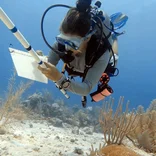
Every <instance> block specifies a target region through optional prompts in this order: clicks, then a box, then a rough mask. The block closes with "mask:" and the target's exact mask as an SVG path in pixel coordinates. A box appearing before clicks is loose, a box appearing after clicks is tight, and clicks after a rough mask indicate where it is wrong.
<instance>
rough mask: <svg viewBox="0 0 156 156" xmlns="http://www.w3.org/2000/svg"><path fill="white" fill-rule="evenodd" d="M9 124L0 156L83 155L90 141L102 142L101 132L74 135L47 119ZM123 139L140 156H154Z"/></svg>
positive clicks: (97, 145)
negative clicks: (50, 123)
mask: <svg viewBox="0 0 156 156" xmlns="http://www.w3.org/2000/svg"><path fill="white" fill-rule="evenodd" d="M9 127H10V128H9V131H8V132H7V133H6V134H1V135H0V156H78V155H81V156H86V155H87V154H86V153H88V154H89V148H91V144H92V145H93V146H94V148H98V147H99V144H100V143H101V144H103V142H104V139H103V134H101V133H93V135H88V134H78V135H77V134H73V133H72V130H71V129H69V128H58V127H54V126H52V125H49V123H48V122H47V121H46V120H45V121H36V120H34V121H32V120H27V121H23V122H20V123H15V124H14V125H13V126H11V125H10V126H9ZM124 142H126V146H128V147H129V148H131V149H133V150H134V151H136V152H137V153H138V154H140V155H141V156H154V155H153V154H148V153H146V152H144V151H143V150H141V149H138V148H136V147H134V146H133V144H132V143H131V142H129V141H124ZM75 149H76V150H75ZM76 151H78V152H80V153H81V152H82V153H83V154H82V153H81V154H77V153H76Z"/></svg>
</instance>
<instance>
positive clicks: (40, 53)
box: [36, 50, 44, 56]
mask: <svg viewBox="0 0 156 156" xmlns="http://www.w3.org/2000/svg"><path fill="white" fill-rule="evenodd" d="M36 53H37V54H38V55H39V56H44V55H43V52H42V50H36Z"/></svg>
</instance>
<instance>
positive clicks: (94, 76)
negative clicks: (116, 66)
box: [58, 51, 110, 96]
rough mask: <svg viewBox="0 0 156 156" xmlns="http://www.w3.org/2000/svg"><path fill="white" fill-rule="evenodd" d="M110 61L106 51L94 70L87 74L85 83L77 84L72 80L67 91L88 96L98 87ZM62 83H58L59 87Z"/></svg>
mask: <svg viewBox="0 0 156 156" xmlns="http://www.w3.org/2000/svg"><path fill="white" fill-rule="evenodd" d="M109 59H110V53H109V51H106V52H105V53H104V54H103V55H102V56H101V57H100V58H99V60H98V61H97V62H96V63H95V64H94V66H93V67H92V68H90V69H89V71H88V72H87V75H86V78H85V80H84V82H76V81H74V80H71V83H70V85H69V87H68V88H67V89H66V90H67V91H70V92H72V93H74V94H77V95H81V96H87V95H88V94H89V93H90V92H91V90H92V89H93V88H94V87H95V85H97V83H98V81H99V79H100V77H101V75H102V73H103V72H104V70H105V69H106V67H107V65H108V62H109ZM60 83H61V82H60V81H59V82H58V85H59V84H60Z"/></svg>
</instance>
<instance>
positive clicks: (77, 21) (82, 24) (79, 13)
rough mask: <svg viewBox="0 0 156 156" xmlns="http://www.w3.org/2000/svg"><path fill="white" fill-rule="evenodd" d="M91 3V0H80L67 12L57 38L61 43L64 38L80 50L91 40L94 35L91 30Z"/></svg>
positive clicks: (67, 43) (68, 43) (67, 44)
mask: <svg viewBox="0 0 156 156" xmlns="http://www.w3.org/2000/svg"><path fill="white" fill-rule="evenodd" d="M90 4H91V0H79V1H77V6H76V7H75V8H71V9H70V10H69V11H68V12H67V14H66V16H65V18H64V19H63V21H62V23H61V26H60V35H59V36H58V38H57V40H58V42H59V43H61V42H60V41H61V39H62V41H63V42H62V43H64V44H65V43H66V46H68V47H69V46H70V48H72V49H74V50H78V49H79V48H80V47H82V46H83V44H86V43H87V42H88V41H89V39H90V37H91V36H92V35H93V33H92V32H91V31H90V29H91V14H90ZM59 39H60V40H59Z"/></svg>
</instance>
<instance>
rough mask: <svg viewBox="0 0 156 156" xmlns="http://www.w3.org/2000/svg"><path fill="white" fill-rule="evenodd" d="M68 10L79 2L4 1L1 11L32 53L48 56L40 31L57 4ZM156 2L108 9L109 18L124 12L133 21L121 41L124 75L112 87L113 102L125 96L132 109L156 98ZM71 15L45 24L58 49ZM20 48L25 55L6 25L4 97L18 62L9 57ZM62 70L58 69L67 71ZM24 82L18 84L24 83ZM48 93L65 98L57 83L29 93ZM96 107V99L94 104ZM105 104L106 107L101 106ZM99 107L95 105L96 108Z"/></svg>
mask: <svg viewBox="0 0 156 156" xmlns="http://www.w3.org/2000/svg"><path fill="white" fill-rule="evenodd" d="M57 3H60V4H62V3H63V4H68V5H71V6H74V4H75V0H70V1H65V0H53V1H52V0H51V1H50V0H45V1H44V2H39V1H30V0H27V1H26V0H20V1H19V0H14V1H10V0H1V1H0V6H1V7H2V8H3V9H4V10H5V12H6V13H7V14H8V16H9V17H10V18H11V19H12V21H13V22H14V23H15V25H16V26H17V27H18V29H19V30H20V31H21V32H22V34H23V35H24V36H25V38H26V39H27V40H28V42H29V43H30V44H31V45H32V47H33V48H34V49H35V50H37V49H41V50H42V51H43V52H44V54H46V55H47V54H48V52H49V48H48V47H47V46H46V45H45V43H44V41H43V39H42V36H41V31H40V21H41V17H42V14H43V12H44V11H45V9H46V8H47V7H49V6H50V5H53V4H57ZM114 3H115V4H114ZM155 6H156V1H155V0H150V1H149V0H137V1H134V0H126V1H125V0H118V1H113V0H109V1H108V0H107V1H104V2H103V4H102V7H101V8H102V9H103V10H105V11H106V12H107V13H108V14H109V15H111V14H113V13H115V12H118V11H121V12H124V13H125V14H127V15H128V16H129V21H128V23H127V25H126V26H125V27H124V30H126V34H125V35H123V36H121V37H120V38H119V56H120V60H119V62H118V68H119V70H120V74H119V76H118V77H115V78H112V79H111V83H110V85H111V86H112V88H113V89H114V94H113V97H115V98H116V101H117V100H118V98H119V96H125V101H126V100H130V101H131V105H130V107H131V108H132V107H137V106H138V105H140V104H141V105H143V106H144V107H145V108H147V107H148V105H149V104H150V101H151V100H153V99H155V98H156V47H155V44H156V43H155V36H156V29H155V25H156V18H155V14H156V9H155ZM66 11H67V9H64V8H60V9H53V10H51V11H50V12H49V13H48V15H47V17H46V19H45V24H44V28H45V34H46V37H47V39H48V41H49V42H50V43H53V42H54V40H55V36H56V35H57V34H58V29H59V25H60V22H61V20H62V19H63V17H64V15H65V13H66ZM10 43H11V44H12V45H13V47H14V48H16V49H20V50H24V48H23V47H22V46H21V44H20V43H19V42H18V41H17V39H16V38H15V37H14V36H13V34H12V33H11V32H10V31H9V30H8V29H7V28H6V26H5V25H4V24H3V23H2V22H1V21H0V52H1V57H0V72H1V74H0V75H1V78H0V80H1V81H0V93H1V95H2V94H3V93H4V91H5V90H6V86H7V84H8V79H9V78H10V76H11V74H12V69H13V62H12V59H11V56H10V53H9V51H8V46H9V44H10ZM61 65H62V64H59V66H58V68H59V69H61ZM20 80H23V78H18V81H20ZM45 88H46V89H48V90H49V91H50V92H52V94H53V96H54V97H56V98H58V97H61V98H63V99H64V100H66V99H65V97H64V96H63V95H62V94H61V93H60V92H59V90H58V89H57V88H56V87H55V85H54V84H53V83H52V82H49V84H48V85H46V84H42V83H38V82H35V83H34V85H33V86H32V87H31V88H30V89H29V90H28V94H32V93H34V92H35V91H42V89H45ZM70 96H71V98H70V99H69V100H66V102H68V103H69V104H81V103H80V97H79V96H77V95H73V94H70ZM88 101H89V102H88V103H89V104H90V98H89V100H88ZM99 104H101V102H100V103H99ZM94 105H95V104H94Z"/></svg>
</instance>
